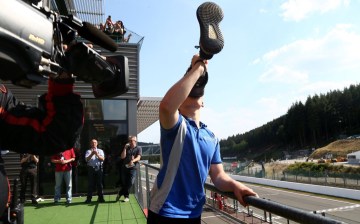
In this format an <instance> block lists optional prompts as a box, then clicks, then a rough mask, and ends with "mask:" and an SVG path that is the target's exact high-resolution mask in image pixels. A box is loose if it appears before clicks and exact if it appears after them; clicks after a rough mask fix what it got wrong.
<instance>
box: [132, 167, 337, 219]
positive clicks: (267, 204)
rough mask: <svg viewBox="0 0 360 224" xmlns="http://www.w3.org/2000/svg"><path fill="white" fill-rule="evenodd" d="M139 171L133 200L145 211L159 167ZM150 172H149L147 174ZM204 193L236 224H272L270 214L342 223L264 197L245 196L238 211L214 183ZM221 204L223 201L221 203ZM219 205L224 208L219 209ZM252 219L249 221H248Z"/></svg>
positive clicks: (219, 210) (231, 194) (214, 206)
mask: <svg viewBox="0 0 360 224" xmlns="http://www.w3.org/2000/svg"><path fill="white" fill-rule="evenodd" d="M137 169H138V172H137V173H138V176H137V179H136V182H135V184H134V190H135V197H136V198H137V200H138V202H139V204H140V206H141V207H142V208H143V210H144V211H146V210H147V209H148V207H149V204H150V189H151V187H152V184H153V182H154V181H155V177H156V174H154V173H153V172H156V173H157V172H158V171H159V168H158V167H157V166H153V165H150V164H146V163H141V165H140V167H138V168H137ZM150 170H151V172H152V173H150V172H149V171H150ZM204 188H205V192H206V195H207V205H208V206H211V207H212V208H213V209H216V210H217V211H218V212H220V213H221V214H223V215H225V216H227V217H229V218H231V219H234V220H236V221H238V222H239V223H254V222H253V220H254V219H257V220H259V219H260V222H261V223H263V222H264V223H273V220H272V215H277V216H281V217H283V218H285V219H286V220H287V223H289V222H290V221H294V222H298V223H317V224H320V223H324V224H330V223H331V224H332V223H334V224H335V223H341V222H340V221H337V220H334V219H331V218H328V217H325V216H324V215H325V214H324V213H322V214H314V213H310V212H308V211H304V210H301V209H297V208H293V207H290V206H287V205H283V204H279V203H277V202H273V201H270V200H267V199H264V198H257V197H253V196H248V197H245V199H244V200H245V201H246V202H247V203H248V204H249V206H248V207H247V209H245V210H244V209H240V208H239V203H238V201H237V200H236V198H235V196H234V194H233V193H230V192H222V191H219V190H218V189H217V188H216V187H215V186H214V185H213V184H209V183H206V184H205V186H204ZM216 194H219V195H221V196H222V197H221V199H220V200H224V198H226V197H227V198H228V199H227V203H226V205H225V203H219V202H221V201H218V199H217V197H216V196H214V195H216ZM229 199H232V201H233V202H232V203H228V202H229ZM223 202H224V201H223ZM221 204H222V205H223V206H224V205H225V207H221V208H220V206H221ZM252 208H257V209H260V210H262V211H263V215H262V217H259V216H258V215H257V216H256V217H255V215H254V213H253V210H252ZM249 220H252V221H249Z"/></svg>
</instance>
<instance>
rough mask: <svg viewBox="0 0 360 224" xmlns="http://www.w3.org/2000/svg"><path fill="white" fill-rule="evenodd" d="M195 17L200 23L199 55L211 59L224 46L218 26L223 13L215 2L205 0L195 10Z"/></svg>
mask: <svg viewBox="0 0 360 224" xmlns="http://www.w3.org/2000/svg"><path fill="white" fill-rule="evenodd" d="M196 17H197V19H198V21H199V25H200V41H199V45H200V57H201V58H202V59H211V58H212V57H213V55H214V54H217V53H219V52H220V51H221V50H222V49H223V47H224V37H223V35H222V33H221V30H220V27H219V23H220V22H221V20H222V19H223V18H224V13H223V11H222V9H221V8H220V6H218V5H217V4H215V3H213V2H205V3H203V4H201V5H200V6H199V7H198V9H197V10H196Z"/></svg>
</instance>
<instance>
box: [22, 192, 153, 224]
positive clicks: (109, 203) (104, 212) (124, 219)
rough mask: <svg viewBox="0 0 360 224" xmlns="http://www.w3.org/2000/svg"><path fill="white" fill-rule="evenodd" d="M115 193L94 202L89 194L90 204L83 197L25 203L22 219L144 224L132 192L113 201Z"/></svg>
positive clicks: (58, 223) (59, 223) (55, 222)
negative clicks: (98, 201) (68, 203)
mask: <svg viewBox="0 0 360 224" xmlns="http://www.w3.org/2000/svg"><path fill="white" fill-rule="evenodd" d="M115 198H116V195H105V196H104V199H105V201H106V202H105V203H97V197H93V200H92V202H91V203H90V204H85V203H84V201H85V199H86V197H78V198H73V200H72V203H71V204H70V205H67V204H65V200H64V199H63V200H62V201H61V202H60V203H57V204H54V202H53V200H52V199H51V200H50V199H49V200H45V201H42V202H39V204H38V205H32V204H31V203H29V202H27V203H25V208H24V210H25V216H24V219H25V223H28V224H29V223H30V224H32V223H36V224H42V223H44V224H48V223H52V224H64V223H77V224H82V223H84V224H85V223H87V224H88V223H117V224H122V223H123V224H125V223H126V224H135V223H136V224H142V223H143V224H146V217H145V215H144V213H143V211H142V209H141V207H140V206H139V204H138V202H137V200H136V199H135V197H134V195H130V202H123V201H122V200H123V197H122V198H121V199H120V201H118V202H116V201H115Z"/></svg>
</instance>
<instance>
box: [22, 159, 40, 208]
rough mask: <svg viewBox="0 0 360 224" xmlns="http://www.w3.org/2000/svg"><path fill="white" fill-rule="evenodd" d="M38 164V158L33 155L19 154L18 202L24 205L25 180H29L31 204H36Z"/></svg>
mask: <svg viewBox="0 0 360 224" xmlns="http://www.w3.org/2000/svg"><path fill="white" fill-rule="evenodd" d="M38 162H39V158H38V157H37V156H36V155H33V154H20V163H21V171H20V183H21V190H20V202H21V203H25V193H26V185H27V180H28V179H29V180H30V190H31V203H32V204H34V205H36V204H38V202H37V201H36V198H37V172H38V169H37V164H38Z"/></svg>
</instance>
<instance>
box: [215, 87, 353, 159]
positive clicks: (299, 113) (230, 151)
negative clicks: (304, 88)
mask: <svg viewBox="0 0 360 224" xmlns="http://www.w3.org/2000/svg"><path fill="white" fill-rule="evenodd" d="M359 133H360V85H351V86H350V87H348V88H345V89H344V90H335V91H330V92H328V93H327V94H321V95H315V96H312V97H310V96H309V97H308V98H307V100H306V102H305V104H304V103H302V102H295V103H294V104H293V105H292V106H291V107H290V109H289V110H288V111H287V113H286V114H285V115H283V116H281V117H279V118H277V119H274V120H273V121H271V122H268V123H267V124H265V125H263V126H261V127H258V128H256V129H253V130H251V131H249V132H246V133H243V134H237V135H234V136H231V137H228V138H227V139H223V140H221V141H220V145H221V154H222V156H223V157H229V156H231V157H232V156H236V157H237V159H239V160H243V159H245V158H246V159H254V160H257V161H260V160H265V159H270V158H273V159H277V158H281V157H282V156H283V151H290V152H291V151H295V150H300V149H311V148H319V147H323V146H324V145H327V144H328V143H330V142H332V141H334V140H336V139H339V138H344V137H346V136H349V135H354V134H359Z"/></svg>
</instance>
